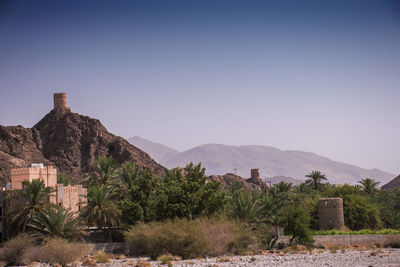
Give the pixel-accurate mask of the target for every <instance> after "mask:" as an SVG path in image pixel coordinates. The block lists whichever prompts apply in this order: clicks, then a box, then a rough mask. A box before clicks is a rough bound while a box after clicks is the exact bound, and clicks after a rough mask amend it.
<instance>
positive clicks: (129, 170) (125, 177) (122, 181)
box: [111, 162, 142, 199]
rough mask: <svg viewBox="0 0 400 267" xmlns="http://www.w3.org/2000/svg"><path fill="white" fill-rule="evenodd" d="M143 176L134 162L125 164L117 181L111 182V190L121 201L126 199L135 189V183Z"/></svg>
mask: <svg viewBox="0 0 400 267" xmlns="http://www.w3.org/2000/svg"><path fill="white" fill-rule="evenodd" d="M141 175H142V172H141V169H140V168H138V167H137V166H136V164H135V163H134V162H125V163H124V164H123V165H122V168H121V171H120V172H119V173H118V176H117V178H116V179H113V180H112V181H111V188H112V189H113V190H114V191H115V193H116V195H117V196H118V198H119V199H124V198H126V197H127V196H128V195H129V192H130V191H131V189H132V188H134V187H135V186H136V185H135V182H136V181H137V179H138V178H139V177H140V176H141Z"/></svg>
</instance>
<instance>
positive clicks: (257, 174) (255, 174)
mask: <svg viewBox="0 0 400 267" xmlns="http://www.w3.org/2000/svg"><path fill="white" fill-rule="evenodd" d="M250 174H251V179H260V169H251V170H250Z"/></svg>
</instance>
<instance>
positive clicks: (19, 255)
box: [0, 234, 34, 265]
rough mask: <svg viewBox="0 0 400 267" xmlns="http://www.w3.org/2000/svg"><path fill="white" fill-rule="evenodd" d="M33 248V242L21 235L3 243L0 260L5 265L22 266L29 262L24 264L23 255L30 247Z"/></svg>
mask: <svg viewBox="0 0 400 267" xmlns="http://www.w3.org/2000/svg"><path fill="white" fill-rule="evenodd" d="M33 246H34V240H33V239H32V238H31V237H29V236H27V235H25V234H21V235H18V236H16V237H14V238H13V239H10V240H9V241H7V242H5V243H4V245H3V248H1V250H0V260H2V261H5V262H6V264H7V265H24V264H29V263H30V262H24V259H23V254H24V252H25V251H26V250H27V249H29V248H30V247H33Z"/></svg>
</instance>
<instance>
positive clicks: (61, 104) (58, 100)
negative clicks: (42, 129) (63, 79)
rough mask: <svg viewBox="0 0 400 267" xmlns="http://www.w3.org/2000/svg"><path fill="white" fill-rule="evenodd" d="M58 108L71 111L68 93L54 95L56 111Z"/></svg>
mask: <svg viewBox="0 0 400 267" xmlns="http://www.w3.org/2000/svg"><path fill="white" fill-rule="evenodd" d="M57 108H62V109H69V107H68V106H67V94H66V93H54V109H57Z"/></svg>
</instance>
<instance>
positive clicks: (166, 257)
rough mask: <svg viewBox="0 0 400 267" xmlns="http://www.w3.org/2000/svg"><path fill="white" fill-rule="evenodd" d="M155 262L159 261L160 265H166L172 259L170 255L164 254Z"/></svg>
mask: <svg viewBox="0 0 400 267" xmlns="http://www.w3.org/2000/svg"><path fill="white" fill-rule="evenodd" d="M157 260H158V261H160V262H161V264H167V263H170V262H171V261H173V260H174V257H173V256H172V255H170V254H165V255H161V256H160V257H158V258H157Z"/></svg>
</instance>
